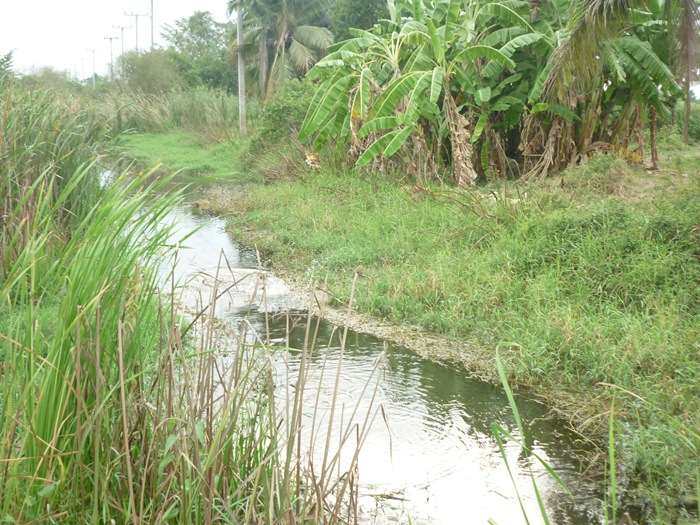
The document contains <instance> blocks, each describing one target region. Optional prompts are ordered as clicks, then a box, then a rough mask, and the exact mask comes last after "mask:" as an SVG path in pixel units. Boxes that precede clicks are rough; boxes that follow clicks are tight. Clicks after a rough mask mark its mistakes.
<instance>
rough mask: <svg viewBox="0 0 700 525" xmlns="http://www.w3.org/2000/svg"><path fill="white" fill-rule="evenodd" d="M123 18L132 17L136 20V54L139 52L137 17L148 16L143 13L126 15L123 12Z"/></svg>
mask: <svg viewBox="0 0 700 525" xmlns="http://www.w3.org/2000/svg"><path fill="white" fill-rule="evenodd" d="M124 16H133V17H134V18H135V19H136V23H135V25H136V52H137V53H138V51H139V17H140V16H148V13H146V14H143V13H127V12H126V11H124Z"/></svg>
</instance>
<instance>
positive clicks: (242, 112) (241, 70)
mask: <svg viewBox="0 0 700 525" xmlns="http://www.w3.org/2000/svg"><path fill="white" fill-rule="evenodd" d="M236 33H238V35H237V36H238V121H239V124H240V130H241V135H242V136H245V135H246V132H247V129H246V107H245V65H244V64H243V8H242V7H241V4H240V3H239V4H238V10H237V11H236Z"/></svg>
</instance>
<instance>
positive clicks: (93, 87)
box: [88, 49, 95, 91]
mask: <svg viewBox="0 0 700 525" xmlns="http://www.w3.org/2000/svg"><path fill="white" fill-rule="evenodd" d="M88 51H91V52H92V90H93V91H94V90H95V49H88Z"/></svg>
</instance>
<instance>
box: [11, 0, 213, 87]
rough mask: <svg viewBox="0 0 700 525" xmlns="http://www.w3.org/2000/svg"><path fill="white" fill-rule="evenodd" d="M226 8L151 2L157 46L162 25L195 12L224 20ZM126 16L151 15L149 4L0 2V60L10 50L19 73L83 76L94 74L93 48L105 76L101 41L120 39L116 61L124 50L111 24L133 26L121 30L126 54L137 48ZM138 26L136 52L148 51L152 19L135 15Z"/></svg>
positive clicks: (203, 1)
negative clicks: (44, 70)
mask: <svg viewBox="0 0 700 525" xmlns="http://www.w3.org/2000/svg"><path fill="white" fill-rule="evenodd" d="M226 4H227V0H153V11H154V12H155V18H154V24H155V31H154V33H155V34H154V40H155V44H156V45H158V44H161V45H163V44H164V42H163V39H162V38H161V37H160V32H161V29H160V26H162V25H163V24H170V25H173V24H174V23H175V22H176V21H177V20H180V19H182V18H187V17H189V16H190V15H192V14H193V13H194V12H195V11H210V12H211V13H213V15H214V19H215V20H217V21H219V22H224V21H226V20H227V18H226ZM125 12H127V13H142V14H145V13H149V14H150V12H151V0H0V56H2V55H5V54H6V53H8V52H9V51H12V50H14V61H13V64H14V66H15V69H16V70H18V71H21V72H29V71H30V70H31V68H32V67H40V66H51V67H54V68H56V69H58V70H66V71H69V72H70V74H71V75H72V74H73V73H77V75H78V77H80V78H87V77H89V76H91V75H92V52H91V51H89V49H95V71H96V73H97V74H98V75H106V74H107V73H108V70H109V40H105V39H104V37H107V36H116V37H119V39H118V40H113V41H112V47H113V52H114V59H115V60H116V59H117V57H118V56H119V54H120V53H121V50H122V42H121V30H120V29H114V28H112V26H127V27H128V26H131V29H125V30H124V50H125V51H128V50H131V49H134V47H135V44H136V31H135V29H134V28H135V23H134V22H135V18H134V17H133V16H124V13H125ZM138 26H139V35H138V37H139V48H141V49H148V48H149V47H150V45H151V20H150V16H149V17H146V16H144V17H139V19H138ZM81 57H82V58H83V60H82V61H81V59H80V58H81Z"/></svg>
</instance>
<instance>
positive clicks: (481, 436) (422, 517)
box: [163, 207, 602, 525]
mask: <svg viewBox="0 0 700 525" xmlns="http://www.w3.org/2000/svg"><path fill="white" fill-rule="evenodd" d="M168 220H173V221H174V222H175V224H176V225H177V231H176V232H175V233H174V237H177V236H183V235H189V237H188V238H187V239H186V240H185V241H184V242H183V243H182V245H181V249H180V252H179V255H178V258H179V259H180V263H179V265H178V266H177V268H176V270H175V272H174V273H175V277H176V278H177V279H179V280H181V281H184V280H185V279H187V278H188V276H189V278H192V276H193V275H195V274H198V275H197V277H194V281H191V282H193V283H194V288H197V287H199V289H200V290H201V289H203V288H202V287H205V286H206V285H207V283H209V284H211V282H212V280H213V279H214V275H215V271H214V268H215V267H216V266H217V265H218V264H219V263H220V260H221V254H223V255H224V256H225V257H226V259H227V261H228V265H229V266H230V267H231V269H229V268H227V270H226V272H228V274H229V275H230V279H231V280H232V281H235V282H237V283H238V284H237V286H236V287H235V290H234V291H232V292H231V294H229V296H228V297H227V298H226V300H224V301H222V303H221V304H222V305H223V308H224V310H220V316H223V318H225V319H228V321H229V322H231V323H232V324H235V323H236V322H237V321H236V319H237V317H238V316H242V315H244V314H243V311H248V310H249V306H250V305H251V304H252V305H253V306H254V307H257V309H255V308H254V311H253V314H252V318H251V319H250V322H251V323H252V325H253V327H254V328H255V329H256V330H257V331H258V332H259V333H265V332H269V339H270V343H271V345H272V346H273V347H274V346H275V345H279V347H280V350H279V351H276V352H275V354H274V355H275V358H274V362H275V369H276V373H277V379H278V385H279V386H278V390H279V392H280V394H281V397H284V392H285V391H286V392H287V393H289V391H290V388H293V385H292V387H290V386H289V385H290V381H289V380H288V379H289V378H292V379H291V382H293V378H295V377H296V376H297V375H298V373H299V367H300V354H299V353H298V352H293V353H290V352H287V351H285V350H282V347H291V348H302V346H303V340H304V328H303V326H298V327H297V328H292V329H291V331H290V329H289V327H290V326H292V325H293V324H294V319H295V315H296V317H303V313H302V312H299V311H298V310H296V314H280V313H279V312H283V311H285V310H288V309H289V308H291V309H298V308H300V307H301V306H303V304H305V298H304V296H303V294H302V295H299V294H295V293H294V292H292V291H291V290H289V288H288V287H287V286H286V285H285V284H284V283H283V282H281V281H279V280H277V279H275V278H274V277H273V276H272V275H269V274H267V273H263V274H260V273H258V272H254V271H251V269H254V268H256V267H257V265H258V261H257V257H256V256H255V253H254V252H252V251H250V250H248V249H246V248H243V247H242V246H241V245H239V244H238V243H236V242H234V241H233V240H232V239H230V237H229V236H228V235H227V234H226V233H225V231H224V229H223V226H224V225H223V223H222V222H221V221H219V220H217V219H213V218H210V217H207V216H202V215H198V214H197V213H196V212H195V213H193V212H192V210H189V209H188V208H187V207H183V208H181V209H179V210H177V211H175V212H174V213H173V216H172V217H171V218H169V219H168ZM195 230H196V231H195ZM193 231H194V233H192V232H193ZM163 263H164V265H166V266H168V263H167V260H166V259H164V261H163ZM226 272H223V273H226ZM221 275H222V272H220V273H219V279H221ZM261 281H264V284H265V286H266V291H267V292H266V297H265V298H264V300H262V299H259V296H260V294H259V293H258V291H259V288H260V285H261ZM263 311H267V312H268V314H267V315H266V314H265V313H264V312H263ZM270 311H276V312H278V315H272V314H270V313H269V312H270ZM340 337H341V331H340V330H338V329H336V328H335V327H334V326H333V325H331V324H329V323H325V322H322V323H321V325H320V328H319V337H318V339H317V342H316V350H315V352H314V355H313V357H312V360H311V365H310V367H309V370H310V373H309V382H310V383H311V386H312V387H313V386H314V384H315V385H316V386H318V388H319V392H320V402H319V403H318V406H319V407H320V409H319V411H318V414H317V418H316V420H315V422H316V424H317V427H318V429H319V430H321V429H322V428H323V427H324V425H327V424H328V423H327V420H328V418H329V410H326V408H327V407H328V406H329V405H330V398H331V397H332V392H333V390H334V386H335V377H334V373H331V372H329V371H335V370H336V369H337V367H338V361H339V359H340V354H341V350H340V347H341V344H340ZM378 360H379V361H381V367H382V368H381V370H382V372H381V376H380V380H379V383H378V386H377V389H376V394H375V399H374V403H372V395H373V393H374V391H373V390H372V389H369V390H368V389H365V385H366V384H367V381H368V378H370V377H371V376H372V374H373V373H376V368H375V367H376V366H377V361H378ZM339 387H340V388H339V392H340V399H339V406H342V407H344V411H345V415H344V418H345V421H344V422H343V423H344V424H347V423H348V420H349V419H350V416H348V415H347V414H350V412H351V411H352V408H353V407H355V406H359V407H360V410H359V412H358V416H356V419H357V421H358V422H360V423H361V420H362V414H363V412H364V411H367V410H368V409H370V405H371V407H372V408H371V411H372V412H371V413H372V414H373V415H374V423H373V425H372V427H371V430H370V432H369V434H368V436H367V439H366V441H365V442H364V445H363V447H362V451H361V454H360V457H359V469H358V472H359V480H360V498H359V503H360V509H361V516H360V518H361V519H360V521H361V522H362V523H378V524H381V523H409V522H410V523H414V524H471V523H487V520H488V519H489V518H491V519H493V520H495V522H497V523H499V524H500V525H504V524H513V523H525V519H524V518H523V512H526V513H527V515H528V519H529V521H530V523H542V522H543V520H542V518H541V517H540V512H539V509H538V503H537V499H536V496H535V489H534V488H533V483H532V479H533V478H534V479H535V480H536V485H537V488H538V490H539V491H540V493H541V494H542V499H543V500H544V504H545V506H546V508H547V509H548V513H549V516H550V520H551V522H552V523H556V524H577V525H578V524H581V525H583V524H593V523H602V519H601V516H600V512H601V508H602V504H601V497H602V496H601V494H600V493H599V492H598V490H599V489H598V486H597V485H596V484H594V483H591V482H588V481H586V480H585V479H584V478H585V477H584V476H583V475H581V473H580V469H581V466H580V464H579V462H578V461H577V454H578V453H580V452H582V451H581V445H580V444H579V443H577V442H576V440H575V439H574V436H572V435H571V434H570V433H568V432H567V431H566V430H565V427H564V425H563V423H562V422H561V421H557V420H553V419H551V418H548V417H546V412H547V411H546V409H545V407H543V406H542V405H540V404H538V403H536V402H533V401H528V400H525V399H518V400H517V402H518V406H519V410H520V414H521V417H522V419H523V420H524V422H525V434H526V435H525V436H524V440H525V441H526V443H527V444H528V446H529V448H530V450H531V452H532V453H531V454H530V455H529V456H528V455H526V454H525V453H524V452H523V451H522V449H521V447H520V446H518V445H517V444H516V443H514V442H512V441H511V442H506V444H505V451H506V458H507V462H506V461H505V460H504V458H503V456H502V454H501V451H500V450H499V447H498V445H497V442H496V440H495V438H494V435H493V431H492V424H493V423H497V424H499V425H501V426H502V427H504V428H505V429H507V430H508V431H509V432H510V433H512V434H513V435H514V436H515V437H517V438H518V439H521V438H522V436H520V435H519V431H518V429H517V426H516V424H515V420H514V418H513V415H512V413H511V410H510V407H509V405H508V400H507V398H506V396H505V393H504V392H503V391H502V390H501V389H499V388H496V387H494V386H492V385H489V384H487V383H483V382H481V381H477V380H472V379H469V378H466V377H465V376H464V374H463V373H462V372H459V371H457V370H453V369H451V368H449V367H445V366H442V365H440V364H436V363H433V362H431V361H427V360H425V359H422V358H420V357H418V356H417V355H415V354H414V353H412V352H410V351H407V350H405V349H403V348H401V347H397V346H394V345H391V344H389V343H387V342H385V341H382V340H380V339H377V338H376V337H373V336H371V335H366V334H361V333H355V332H352V331H351V332H349V334H348V338H347V341H346V345H345V350H344V355H343V358H342V372H341V374H340V378H339ZM313 401H314V402H315V400H313ZM324 407H325V408H324ZM363 409H364V411H363ZM312 411H313V408H312V406H309V407H308V410H306V412H308V414H311V412H312ZM308 414H307V423H310V422H311V421H312V418H311V416H310V415H308ZM338 425H339V423H338V422H336V426H338ZM311 431H313V429H311ZM336 431H337V429H336ZM333 439H337V432H336V434H334V436H333ZM320 448H322V447H320ZM535 455H537V456H538V457H539V458H541V459H543V460H544V461H546V462H547V464H548V465H549V466H550V467H551V468H552V469H553V470H554V471H555V472H556V473H557V475H558V476H560V477H561V478H562V479H563V480H564V481H565V482H566V484H567V485H568V486H569V488H570V490H571V491H572V492H573V496H574V497H573V498H572V497H570V496H569V495H567V494H566V493H565V492H564V491H563V489H561V488H560V487H559V485H558V484H557V483H555V482H554V480H553V479H552V477H551V475H550V474H549V473H548V472H546V470H545V468H544V467H543V466H542V465H541V464H540V463H539V462H538V460H537V458H536V457H535ZM508 467H510V469H509V468H508ZM515 487H517V492H516V488H515ZM518 493H519V495H520V498H521V500H522V508H521V504H520V502H519V500H518V496H517V494H518ZM523 508H524V511H523Z"/></svg>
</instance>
